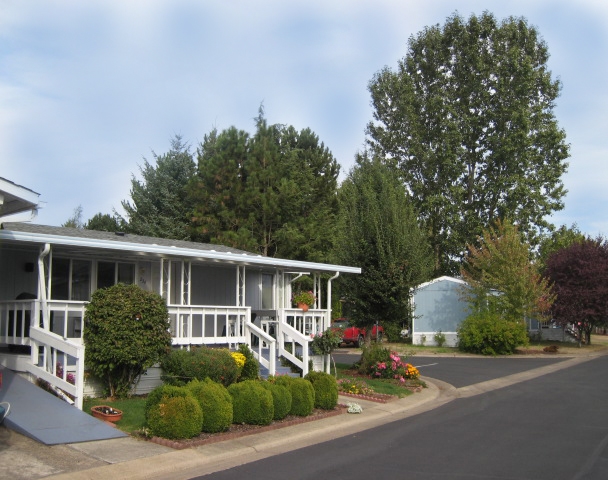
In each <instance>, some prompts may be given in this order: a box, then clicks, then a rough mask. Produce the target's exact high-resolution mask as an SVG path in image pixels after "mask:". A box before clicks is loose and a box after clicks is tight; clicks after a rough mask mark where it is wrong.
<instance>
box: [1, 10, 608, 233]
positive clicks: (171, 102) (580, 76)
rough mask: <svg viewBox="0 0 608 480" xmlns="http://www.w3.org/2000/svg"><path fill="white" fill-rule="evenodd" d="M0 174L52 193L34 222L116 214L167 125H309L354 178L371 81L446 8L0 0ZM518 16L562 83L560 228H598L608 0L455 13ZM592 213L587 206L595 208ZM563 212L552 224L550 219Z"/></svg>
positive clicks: (194, 128)
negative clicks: (79, 213) (259, 120)
mask: <svg viewBox="0 0 608 480" xmlns="http://www.w3.org/2000/svg"><path fill="white" fill-rule="evenodd" d="M0 5H1V8H2V12H3V13H2V15H0V45H1V47H0V109H1V111H2V115H1V116H0V142H1V145H2V149H0V176H4V177H7V178H10V179H11V180H13V181H15V182H17V183H20V184H22V185H25V186H27V187H29V188H32V189H34V190H36V191H38V192H40V193H41V194H42V198H43V199H45V200H46V201H47V206H46V208H45V209H44V210H43V211H41V213H40V216H39V219H38V221H39V222H40V223H48V224H55V225H56V224H59V223H62V222H64V221H65V220H66V219H67V218H68V217H69V216H70V215H71V214H72V212H73V209H74V208H75V207H76V206H77V205H78V204H82V206H83V208H84V215H85V217H86V218H90V217H91V216H93V215H94V214H95V213H97V212H100V211H101V212H104V213H109V212H110V211H111V208H112V207H119V205H120V201H121V200H123V199H125V198H127V197H128V194H129V187H130V177H131V173H135V174H137V173H138V168H137V165H138V163H141V159H142V157H143V156H145V157H147V158H149V159H150V158H151V153H150V152H151V150H154V151H156V152H157V153H164V152H165V151H167V150H168V148H169V139H170V137H172V136H173V135H174V134H176V133H181V134H182V135H183V136H184V138H185V139H186V140H188V141H190V142H191V143H192V144H193V145H196V144H197V143H198V142H199V141H201V140H202V139H203V136H204V135H205V133H208V132H209V130H210V129H211V128H212V127H214V126H217V127H218V128H220V129H222V128H226V127H228V126H230V125H236V126H237V127H238V128H242V129H245V130H249V131H252V130H253V117H255V116H256V115H257V109H258V107H259V105H260V103H261V102H263V103H264V106H265V107H266V115H267V118H268V120H269V121H270V122H272V123H286V124H292V125H294V126H295V127H296V128H299V129H300V128H305V127H310V128H311V129H312V130H313V131H315V132H316V133H317V134H318V135H319V138H320V139H321V141H323V142H324V143H325V144H326V146H327V147H328V148H330V150H332V152H333V153H334V155H335V156H336V158H337V159H338V160H339V162H340V163H341V164H342V165H343V171H347V170H348V168H349V167H350V165H352V162H353V157H354V154H355V152H356V151H357V150H358V149H360V148H361V147H362V145H363V141H364V129H365V124H366V123H367V122H368V121H369V120H371V108H370V105H369V103H370V102H369V94H368V92H367V84H368V82H369V80H370V79H371V78H372V76H373V74H374V73H375V72H377V71H378V70H380V69H381V68H383V67H384V66H389V67H391V68H394V67H395V66H396V64H397V61H398V60H399V59H400V58H402V57H403V56H404V55H405V54H406V52H407V40H408V38H409V37H410V35H414V34H416V33H418V32H419V31H421V30H422V29H423V28H424V27H425V26H427V25H433V24H437V23H439V24H442V23H443V22H444V21H445V18H446V17H447V16H448V15H450V14H452V13H453V12H454V11H455V7H454V4H453V2H449V1H437V2H433V6H432V8H429V5H428V4H421V3H418V4H416V3H412V2H395V1H393V0H378V1H373V2H372V1H360V2H351V1H346V0H340V1H332V2H327V1H320V0H311V1H306V2H305V1H290V2H285V1H279V0H268V1H263V0H262V1H258V2H251V1H245V0H239V1H231V2H201V1H195V0H190V1H185V0H173V1H169V0H166V1H165V0H131V1H129V2H124V1H122V0H121V1H119V0H113V1H110V0H89V1H87V2H82V1H77V0H62V1H58V0H54V1H42V0H38V1H31V2H18V1H8V0H0ZM486 9H487V10H489V11H491V12H493V13H494V14H495V15H496V16H497V17H498V18H503V17H506V16H508V15H515V16H525V17H526V18H527V19H528V20H529V23H530V24H532V25H536V26H537V27H538V29H539V31H540V33H541V35H542V36H543V37H544V39H545V40H546V41H547V43H548V45H549V49H550V52H551V59H550V64H549V66H550V68H551V70H552V72H553V74H554V75H555V76H559V77H560V78H561V80H562V82H563V93H562V97H561V98H560V99H559V100H558V105H557V109H556V113H557V117H558V121H559V123H560V125H561V126H562V127H563V128H564V129H565V130H566V132H567V135H568V141H570V142H571V143H572V158H571V160H570V161H571V167H570V171H569V173H568V174H567V175H566V176H565V182H566V188H567V189H568V190H569V192H570V193H569V194H568V197H567V198H566V209H565V210H564V211H563V212H560V213H559V214H558V215H556V216H555V218H556V219H558V218H559V219H562V218H563V219H564V221H561V222H560V223H568V224H570V223H572V222H574V221H577V222H578V224H579V227H580V228H582V229H583V230H590V231H594V232H595V231H596V229H598V228H599V226H605V225H606V223H607V222H608V220H604V219H603V218H605V217H604V214H603V212H601V209H599V211H598V209H597V205H598V203H597V202H605V200H606V194H605V191H606V189H605V188H604V186H603V185H602V180H603V179H604V178H606V175H605V173H608V172H606V169H605V168H604V167H603V164H604V159H605V158H606V153H607V146H606V140H605V139H604V137H605V132H604V130H605V128H603V126H604V125H606V124H607V122H606V120H608V119H607V118H606V117H607V114H606V112H608V97H607V96H606V95H605V94H603V93H602V92H603V91H604V90H605V88H604V79H605V78H606V77H607V75H606V74H607V73H608V71H607V69H608V66H607V64H606V62H605V61H604V60H603V59H604V58H606V57H607V53H608V29H607V27H606V25H608V22H607V21H608V4H605V3H604V2H602V1H599V0H598V1H591V0H585V1H582V2H577V3H576V4H571V2H566V1H561V2H555V1H548V0H546V1H537V2H528V1H515V2H499V1H497V0H495V1H490V2H487V1H486V2H481V1H479V0H478V1H475V0H463V1H461V2H459V3H458V10H459V13H460V14H461V15H462V16H464V17H468V16H469V15H470V14H471V13H476V14H480V13H481V12H482V11H483V10H486ZM589 212H593V213H589ZM556 221H557V220H556Z"/></svg>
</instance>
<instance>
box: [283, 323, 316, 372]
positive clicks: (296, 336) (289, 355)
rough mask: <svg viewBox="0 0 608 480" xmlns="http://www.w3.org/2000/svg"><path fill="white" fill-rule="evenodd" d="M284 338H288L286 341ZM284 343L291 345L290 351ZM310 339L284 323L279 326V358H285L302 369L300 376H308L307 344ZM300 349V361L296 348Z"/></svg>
mask: <svg viewBox="0 0 608 480" xmlns="http://www.w3.org/2000/svg"><path fill="white" fill-rule="evenodd" d="M286 337H288V338H287V339H286ZM285 343H289V344H291V351H289V350H287V349H286V348H285ZM309 343H310V337H309V336H307V335H304V334H303V333H301V332H300V331H299V330H296V329H295V328H293V327H292V326H291V325H289V324H288V323H286V322H281V324H280V326H279V356H281V357H285V358H286V359H287V360H289V361H290V362H291V363H293V364H294V365H296V366H297V367H299V368H301V369H302V376H303V377H304V376H306V375H307V374H308V360H309V355H308V344H309ZM298 346H299V347H300V348H301V349H302V359H301V360H300V359H299V358H298V357H297V356H296V350H297V347H298Z"/></svg>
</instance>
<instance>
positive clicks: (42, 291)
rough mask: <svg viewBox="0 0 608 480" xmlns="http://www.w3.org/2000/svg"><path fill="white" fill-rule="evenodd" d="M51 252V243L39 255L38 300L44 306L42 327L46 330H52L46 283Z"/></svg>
mask: <svg viewBox="0 0 608 480" xmlns="http://www.w3.org/2000/svg"><path fill="white" fill-rule="evenodd" d="M50 252H51V245H50V244H49V243H46V244H45V245H44V248H43V249H42V251H41V252H40V255H38V298H39V299H40V303H41V306H42V322H43V323H42V325H43V327H44V329H45V330H49V329H50V324H49V308H48V303H47V301H48V299H47V298H46V286H45V282H44V259H45V257H46V256H47V255H48V254H49V253H50ZM39 320H40V319H38V322H36V324H37V325H40V323H39Z"/></svg>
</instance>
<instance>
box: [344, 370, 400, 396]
mask: <svg viewBox="0 0 608 480" xmlns="http://www.w3.org/2000/svg"><path fill="white" fill-rule="evenodd" d="M351 368H352V364H347V363H336V369H337V371H338V378H339V379H340V378H358V379H359V380H362V381H364V382H365V383H366V384H367V385H368V386H369V387H370V388H372V389H373V390H374V391H375V392H376V393H382V394H385V395H395V396H397V397H406V396H408V395H411V394H412V391H411V390H408V389H407V388H404V387H403V386H402V385H400V384H397V383H394V382H391V381H389V380H383V379H379V378H369V377H355V376H353V375H352V374H351V372H350V369H351Z"/></svg>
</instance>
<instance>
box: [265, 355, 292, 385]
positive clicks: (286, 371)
mask: <svg viewBox="0 0 608 480" xmlns="http://www.w3.org/2000/svg"><path fill="white" fill-rule="evenodd" d="M259 371H260V377H261V378H263V379H264V380H266V379H267V378H268V376H269V373H268V369H267V368H266V367H265V366H263V365H260V370H259ZM275 375H289V376H290V377H294V378H298V377H299V376H300V375H299V374H298V373H294V372H292V371H291V369H290V368H289V367H283V366H282V365H281V363H280V361H279V359H277V363H276V372H275Z"/></svg>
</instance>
